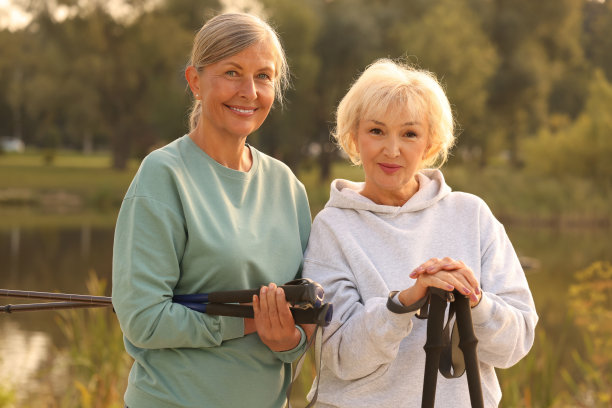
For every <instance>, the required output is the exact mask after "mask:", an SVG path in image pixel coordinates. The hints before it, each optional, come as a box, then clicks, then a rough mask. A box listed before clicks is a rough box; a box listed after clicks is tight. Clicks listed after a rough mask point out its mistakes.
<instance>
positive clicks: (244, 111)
mask: <svg viewBox="0 0 612 408" xmlns="http://www.w3.org/2000/svg"><path fill="white" fill-rule="evenodd" d="M225 106H226V107H227V108H228V109H229V110H231V111H232V112H236V113H237V114H239V115H252V114H253V113H255V111H256V110H257V108H249V107H245V106H230V105H225Z"/></svg>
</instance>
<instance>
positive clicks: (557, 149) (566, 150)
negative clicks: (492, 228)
mask: <svg viewBox="0 0 612 408" xmlns="http://www.w3.org/2000/svg"><path fill="white" fill-rule="evenodd" d="M610 106H612V85H611V84H610V83H609V82H608V81H607V80H606V78H605V75H604V73H603V72H602V71H601V70H596V71H595V74H594V76H593V79H592V80H591V83H590V85H589V88H588V98H587V102H586V105H585V107H584V110H583V111H582V113H581V114H580V115H579V116H578V118H577V119H576V120H575V121H574V122H573V123H567V124H566V125H562V126H559V128H558V129H557V130H556V131H555V130H552V131H551V130H542V131H541V132H540V134H539V135H538V137H537V138H535V139H531V140H526V141H525V142H524V148H523V152H524V159H525V162H526V164H527V168H528V169H529V170H531V171H533V172H534V173H536V174H541V175H546V176H556V177H560V178H563V177H568V176H577V177H584V178H588V179H592V180H595V181H597V182H599V183H600V186H601V188H602V189H612V162H611V161H610V157H612V137H610V135H612V111H610Z"/></svg>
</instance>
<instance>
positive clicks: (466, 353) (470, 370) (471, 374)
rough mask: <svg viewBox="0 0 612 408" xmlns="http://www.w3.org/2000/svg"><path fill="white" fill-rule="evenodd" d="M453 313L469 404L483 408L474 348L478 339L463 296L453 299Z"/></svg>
mask: <svg viewBox="0 0 612 408" xmlns="http://www.w3.org/2000/svg"><path fill="white" fill-rule="evenodd" d="M455 313H456V315H457V323H456V324H457V326H458V329H459V348H460V349H461V351H462V352H463V358H464V360H465V371H466V375H467V380H468V388H469V390H470V402H471V403H472V407H473V408H482V407H484V401H483V397H482V385H481V383H480V367H479V364H478V354H477V353H476V346H477V344H478V339H477V338H476V334H475V333H474V325H473V324H472V311H471V308H470V300H469V299H468V298H467V297H465V296H456V297H455Z"/></svg>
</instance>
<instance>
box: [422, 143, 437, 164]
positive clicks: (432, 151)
mask: <svg viewBox="0 0 612 408" xmlns="http://www.w3.org/2000/svg"><path fill="white" fill-rule="evenodd" d="M439 151H440V144H439V143H436V144H433V145H432V144H431V143H429V144H428V145H427V147H426V148H425V151H424V152H423V160H427V159H430V158H431V157H433V156H435V155H436V154H438V152H439Z"/></svg>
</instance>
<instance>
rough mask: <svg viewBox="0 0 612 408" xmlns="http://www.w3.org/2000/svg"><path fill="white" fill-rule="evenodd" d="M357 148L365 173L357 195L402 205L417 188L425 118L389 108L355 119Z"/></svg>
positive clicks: (426, 133)
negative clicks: (357, 121)
mask: <svg viewBox="0 0 612 408" xmlns="http://www.w3.org/2000/svg"><path fill="white" fill-rule="evenodd" d="M356 146H357V151H358V152H359V155H360V157H361V161H362V164H363V170H364V172H365V186H364V188H363V190H362V191H361V194H362V195H364V196H365V197H368V198H369V199H371V200H372V201H374V202H375V203H378V204H382V205H393V206H401V205H403V204H404V203H405V202H406V201H408V199H410V197H412V195H413V194H414V193H416V191H417V190H418V187H419V186H418V182H417V180H416V178H415V175H416V173H417V171H418V170H420V169H421V165H422V162H423V159H424V158H425V157H426V155H427V149H428V146H429V126H428V124H427V120H426V118H425V117H414V115H412V114H410V111H409V110H408V109H401V108H400V109H393V108H391V109H389V110H387V112H386V113H385V114H383V115H380V116H376V117H374V116H372V115H369V116H366V117H364V118H362V119H361V120H360V122H359V125H358V128H357V134H356Z"/></svg>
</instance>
